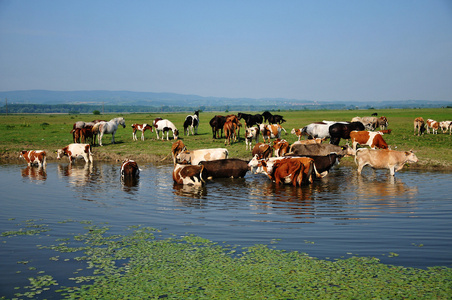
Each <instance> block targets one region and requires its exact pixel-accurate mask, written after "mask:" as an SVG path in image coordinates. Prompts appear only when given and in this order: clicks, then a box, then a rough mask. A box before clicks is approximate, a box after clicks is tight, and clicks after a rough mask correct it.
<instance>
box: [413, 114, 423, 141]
mask: <svg viewBox="0 0 452 300" xmlns="http://www.w3.org/2000/svg"><path fill="white" fill-rule="evenodd" d="M416 131H417V135H418V136H421V135H422V134H424V131H425V121H424V118H422V117H417V118H415V119H414V135H416Z"/></svg>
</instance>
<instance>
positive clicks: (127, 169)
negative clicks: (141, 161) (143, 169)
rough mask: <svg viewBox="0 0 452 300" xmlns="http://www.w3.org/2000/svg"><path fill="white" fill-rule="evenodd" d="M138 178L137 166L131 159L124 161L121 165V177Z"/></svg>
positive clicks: (138, 170) (138, 169)
mask: <svg viewBox="0 0 452 300" xmlns="http://www.w3.org/2000/svg"><path fill="white" fill-rule="evenodd" d="M138 176H140V168H138V164H137V163H136V162H135V161H134V160H131V159H126V160H124V161H123V162H122V165H121V177H122V178H125V177H138Z"/></svg>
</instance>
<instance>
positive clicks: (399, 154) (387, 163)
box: [355, 148, 418, 176]
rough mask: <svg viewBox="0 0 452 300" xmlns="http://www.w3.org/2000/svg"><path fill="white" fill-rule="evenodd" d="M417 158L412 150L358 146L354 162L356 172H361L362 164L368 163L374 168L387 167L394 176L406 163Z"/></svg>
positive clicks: (412, 161)
mask: <svg viewBox="0 0 452 300" xmlns="http://www.w3.org/2000/svg"><path fill="white" fill-rule="evenodd" d="M416 162H418V158H417V157H416V155H415V154H414V153H413V151H406V152H404V151H395V150H387V149H382V150H380V149H376V150H373V149H367V148H360V149H358V150H357V151H356V156H355V163H356V164H357V165H358V174H361V171H362V169H363V168H364V166H366V165H369V166H371V167H372V168H374V169H388V170H389V173H390V174H391V175H392V176H394V174H395V172H398V171H400V170H401V169H402V168H403V166H404V165H405V164H406V163H416Z"/></svg>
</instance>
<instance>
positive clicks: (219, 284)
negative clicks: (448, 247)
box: [7, 220, 452, 299]
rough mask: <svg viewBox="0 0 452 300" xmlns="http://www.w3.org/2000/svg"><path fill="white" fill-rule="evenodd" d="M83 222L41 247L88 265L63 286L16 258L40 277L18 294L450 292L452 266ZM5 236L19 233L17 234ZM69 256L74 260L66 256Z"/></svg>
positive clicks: (418, 295)
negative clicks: (325, 254) (330, 255)
mask: <svg viewBox="0 0 452 300" xmlns="http://www.w3.org/2000/svg"><path fill="white" fill-rule="evenodd" d="M74 222H75V221H73V220H70V221H67V222H66V223H74ZM80 223H82V222H80ZM82 224H85V225H86V226H85V229H84V231H82V232H80V233H76V234H70V235H68V238H64V237H61V236H60V237H59V239H57V240H56V244H54V245H51V246H38V249H51V250H53V251H56V252H57V253H61V254H59V255H56V256H52V257H50V258H49V260H51V261H52V264H58V263H59V264H62V265H63V264H64V263H65V262H66V261H68V260H74V261H79V262H85V265H86V270H83V269H77V270H75V272H73V273H74V276H73V277H71V278H69V279H70V281H71V282H72V284H69V285H66V286H60V285H59V283H58V280H57V279H56V278H54V277H53V276H52V275H51V274H47V272H45V271H39V270H38V269H37V268H35V267H33V262H32V261H25V262H24V261H22V262H20V263H19V262H18V265H19V267H23V268H25V265H27V267H28V269H29V270H33V271H34V272H35V273H36V276H34V277H30V278H29V282H30V283H29V285H27V286H25V287H16V290H17V291H18V292H17V293H16V295H15V296H16V297H18V298H19V299H23V298H35V297H36V296H38V295H40V296H41V297H44V296H49V293H52V292H53V293H58V294H59V296H60V297H62V298H66V299H162V298H168V299H450V298H451V295H452V293H451V292H452V269H451V268H442V267H434V268H428V269H427V270H423V269H416V268H405V267H399V266H391V265H385V264H381V263H380V262H379V261H378V259H376V258H371V257H351V258H348V259H337V260H335V261H327V260H319V259H316V258H313V257H310V256H308V255H307V254H305V253H298V252H285V251H282V250H276V249H274V248H270V247H268V246H265V245H255V246H253V247H249V248H244V249H240V250H239V249H236V248H235V247H230V246H219V245H217V244H216V243H213V242H211V241H209V240H206V239H203V238H201V237H198V236H195V235H187V236H180V237H177V236H172V237H169V238H164V237H162V236H161V235H160V233H159V231H158V230H157V229H154V228H149V227H141V226H131V227H129V228H128V229H127V231H128V232H126V233H125V234H116V235H111V234H109V232H108V231H109V228H108V227H106V226H97V225H92V224H90V223H89V222H86V221H83V223H82ZM25 225H26V228H24V229H23V230H18V235H20V234H21V233H22V232H24V231H27V229H28V228H29V227H30V226H33V225H35V226H33V227H34V228H36V227H37V228H44V229H45V230H43V233H44V232H45V234H46V235H48V232H47V229H48V226H46V225H45V224H34V222H27V223H26V224H25ZM70 226H72V227H71V228H73V225H70ZM39 234H40V233H39V231H38V232H35V235H39ZM7 236H8V237H9V238H14V234H13V233H12V232H9V233H8V235H7ZM69 253H71V255H70V256H71V257H72V258H71V259H68V258H66V259H64V260H62V259H61V256H63V257H68V255H69ZM49 255H51V252H49ZM60 255H61V256H60ZM78 266H80V264H78ZM87 270H88V271H89V272H87ZM81 274H83V275H81ZM41 294H42V295H41Z"/></svg>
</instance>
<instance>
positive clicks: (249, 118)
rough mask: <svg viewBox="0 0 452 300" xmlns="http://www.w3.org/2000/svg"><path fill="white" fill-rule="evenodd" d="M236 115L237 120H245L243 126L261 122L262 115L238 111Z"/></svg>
mask: <svg viewBox="0 0 452 300" xmlns="http://www.w3.org/2000/svg"><path fill="white" fill-rule="evenodd" d="M237 117H238V118H239V120H241V119H243V120H244V121H245V127H251V126H254V125H259V124H262V123H263V117H262V115H260V114H255V115H250V114H244V113H241V112H239V113H238V114H237Z"/></svg>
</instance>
